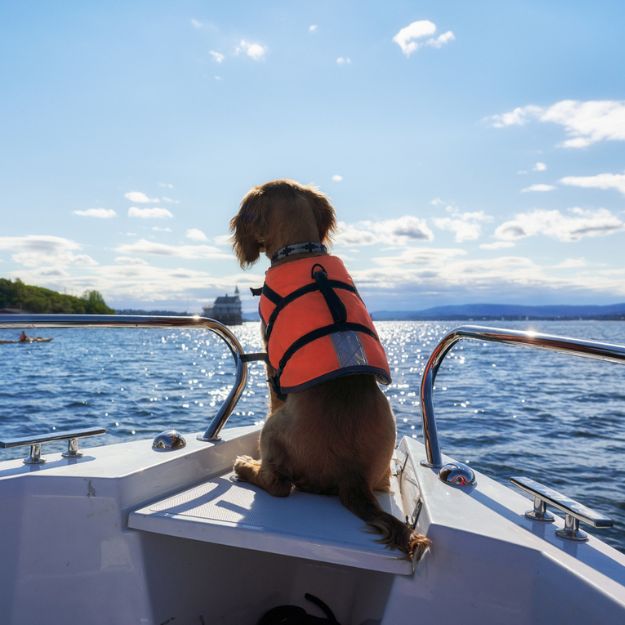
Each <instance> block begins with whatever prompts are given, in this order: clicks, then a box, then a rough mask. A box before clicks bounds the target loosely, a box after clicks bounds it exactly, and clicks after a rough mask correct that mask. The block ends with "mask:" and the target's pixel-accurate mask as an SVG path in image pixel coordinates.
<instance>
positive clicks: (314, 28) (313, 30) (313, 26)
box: [308, 24, 319, 33]
mask: <svg viewBox="0 0 625 625" xmlns="http://www.w3.org/2000/svg"><path fill="white" fill-rule="evenodd" d="M318 29H319V26H317V24H311V25H310V26H309V27H308V32H309V33H316V32H317V30H318Z"/></svg>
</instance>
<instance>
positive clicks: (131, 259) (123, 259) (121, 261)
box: [115, 256, 148, 265]
mask: <svg viewBox="0 0 625 625" xmlns="http://www.w3.org/2000/svg"><path fill="white" fill-rule="evenodd" d="M115 262H116V263H117V264H118V265H147V264H148V262H147V261H146V260H143V258H136V257H135V256H117V257H116V258H115Z"/></svg>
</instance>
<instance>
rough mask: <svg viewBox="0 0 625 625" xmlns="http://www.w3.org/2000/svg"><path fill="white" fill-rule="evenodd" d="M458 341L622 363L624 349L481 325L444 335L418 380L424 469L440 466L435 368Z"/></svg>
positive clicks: (457, 329) (624, 356) (620, 346)
mask: <svg viewBox="0 0 625 625" xmlns="http://www.w3.org/2000/svg"><path fill="white" fill-rule="evenodd" d="M462 339H473V340H477V341H485V342H491V343H505V344H507V345H522V346H525V347H537V348H539V349H548V350H551V351H556V352H565V353H571V354H575V355H577V356H584V357H587V358H594V359H596V360H607V361H611V362H618V363H621V364H625V346H622V345H612V344H610V343H599V342H597V341H586V340H581V339H573V338H568V337H564V336H555V335H552V334H541V333H539V332H532V331H521V330H509V329H506V328H488V327H482V326H461V327H459V328H456V329H455V330H452V331H451V332H449V333H448V334H446V335H445V336H444V337H443V338H442V339H441V340H440V342H439V343H438V345H437V346H436V347H435V348H434V351H433V352H432V354H431V355H430V358H429V360H428V362H427V364H426V365H425V369H424V371H423V377H422V378H421V414H422V416H423V438H424V440H425V452H426V456H427V463H424V464H426V465H427V466H430V467H433V468H437V469H438V468H440V467H441V466H442V464H443V461H442V456H441V450H440V447H439V445H438V434H437V430H436V420H435V418H434V407H433V404H432V395H433V392H434V381H435V379H436V374H437V373H438V369H439V367H440V365H441V363H442V362H443V360H444V358H445V356H446V355H447V354H448V353H449V351H450V350H451V348H452V347H453V346H454V345H455V344H456V343H458V341H461V340H462Z"/></svg>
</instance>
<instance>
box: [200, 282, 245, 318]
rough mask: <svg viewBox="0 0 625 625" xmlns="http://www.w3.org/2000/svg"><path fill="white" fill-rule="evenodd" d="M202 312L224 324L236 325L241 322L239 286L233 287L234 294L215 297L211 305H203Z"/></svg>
mask: <svg viewBox="0 0 625 625" xmlns="http://www.w3.org/2000/svg"><path fill="white" fill-rule="evenodd" d="M202 314H203V315H204V316H205V317H209V318H210V319H215V320H216V321H219V322H221V323H223V324H225V325H229V326H238V325H241V324H242V323H243V314H242V311H241V298H240V297H239V287H238V286H237V287H235V288H234V295H227V294H226V295H222V296H220V297H217V298H216V299H215V301H214V302H213V304H212V306H204V307H203V308H202Z"/></svg>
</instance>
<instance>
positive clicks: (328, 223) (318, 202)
mask: <svg viewBox="0 0 625 625" xmlns="http://www.w3.org/2000/svg"><path fill="white" fill-rule="evenodd" d="M312 206H313V212H314V214H315V220H316V221H317V228H319V240H320V241H321V242H322V243H328V242H329V241H330V238H331V236H332V233H333V232H334V230H335V229H336V217H335V213H334V208H333V207H332V204H330V202H329V201H328V198H327V197H326V196H325V195H323V193H319V192H317V193H314V195H313V197H312Z"/></svg>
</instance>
